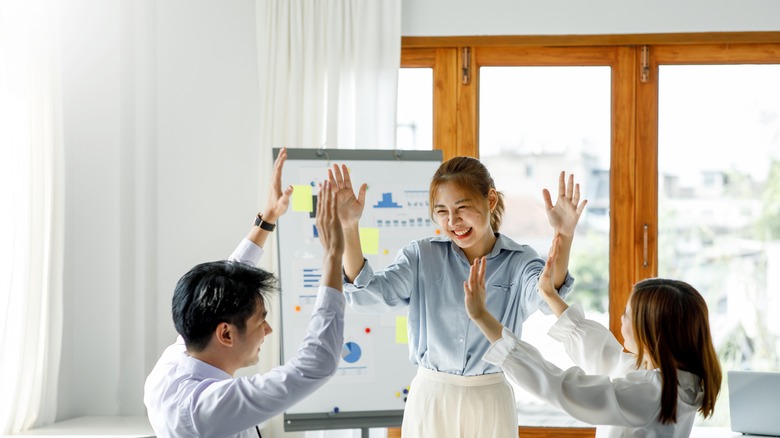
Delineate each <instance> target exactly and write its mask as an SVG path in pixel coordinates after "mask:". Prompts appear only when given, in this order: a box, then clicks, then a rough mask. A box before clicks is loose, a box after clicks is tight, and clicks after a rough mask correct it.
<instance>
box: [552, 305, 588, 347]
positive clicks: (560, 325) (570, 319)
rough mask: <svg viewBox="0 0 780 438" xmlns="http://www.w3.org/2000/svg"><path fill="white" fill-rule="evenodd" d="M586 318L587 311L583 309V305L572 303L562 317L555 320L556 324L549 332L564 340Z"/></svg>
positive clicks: (555, 337) (554, 336)
mask: <svg viewBox="0 0 780 438" xmlns="http://www.w3.org/2000/svg"><path fill="white" fill-rule="evenodd" d="M583 320H585V313H584V312H583V311H582V306H581V305H580V304H579V303H576V304H572V305H571V306H569V308H568V309H566V310H564V311H563V313H562V314H561V316H560V318H558V320H557V321H555V324H553V325H552V327H550V330H549V331H548V332H547V334H548V335H549V336H550V337H552V338H553V339H555V340H556V341H561V342H562V341H563V340H564V339H566V338H568V337H569V334H570V333H571V332H573V331H574V330H575V329H576V328H577V326H578V325H580V324H581V323H582V321H583Z"/></svg>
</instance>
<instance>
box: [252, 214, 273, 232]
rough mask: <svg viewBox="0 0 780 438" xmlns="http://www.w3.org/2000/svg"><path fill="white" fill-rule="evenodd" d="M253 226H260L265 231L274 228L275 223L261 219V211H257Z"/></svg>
mask: <svg viewBox="0 0 780 438" xmlns="http://www.w3.org/2000/svg"><path fill="white" fill-rule="evenodd" d="M255 226H256V227H260V229H262V230H266V231H273V230H274V228H276V224H272V223H271V222H266V221H264V220H263V214H262V213H257V216H256V217H255Z"/></svg>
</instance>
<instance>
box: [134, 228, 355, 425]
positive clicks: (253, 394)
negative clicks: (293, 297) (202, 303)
mask: <svg viewBox="0 0 780 438" xmlns="http://www.w3.org/2000/svg"><path fill="white" fill-rule="evenodd" d="M262 254H263V250H262V248H260V247H259V246H257V245H255V244H254V243H253V242H251V241H250V240H248V239H244V240H243V241H242V242H241V243H240V244H239V246H238V248H236V250H235V251H234V252H233V254H232V255H231V256H230V259H229V260H233V261H238V262H241V263H246V264H249V265H251V266H255V265H256V264H257V262H258V260H259V259H260V256H262ZM345 304H346V302H345V299H344V295H343V294H342V293H341V292H339V291H338V290H336V289H332V288H329V287H325V286H320V288H319V292H318V294H317V300H316V303H315V305H314V311H313V314H312V318H311V322H310V323H309V327H308V332H307V335H306V337H305V338H304V340H303V342H302V343H301V345H300V347H299V349H298V354H297V356H296V357H295V358H293V359H291V360H290V361H289V362H287V363H286V364H284V365H282V366H278V367H276V368H273V369H272V370H270V371H269V372H267V373H265V374H255V375H253V376H247V377H238V378H233V377H232V376H231V375H229V374H228V373H226V372H224V371H222V370H221V369H219V368H216V367H213V366H211V365H209V364H207V363H205V362H202V361H200V360H198V359H195V358H193V357H191V356H190V355H188V354H187V351H186V348H185V346H184V341H183V339H182V338H181V336H179V337H178V339H177V341H176V343H174V344H173V345H171V346H169V347H168V348H167V349H166V350H165V351H164V352H163V354H162V356H161V357H160V360H159V361H158V362H157V364H156V365H155V367H154V369H153V370H152V372H151V374H149V376H148V377H147V379H146V384H145V385H144V404H145V405H146V408H147V411H148V415H149V422H150V423H151V425H152V428H153V429H154V432H155V434H156V435H157V437H159V438H167V437H208V438H216V437H242V438H249V437H252V438H256V437H257V435H258V432H257V430H256V429H255V425H257V424H260V423H262V422H264V421H266V420H268V419H270V418H272V417H274V416H276V415H278V414H280V413H282V412H284V411H285V410H286V409H287V408H289V407H291V406H292V405H294V404H295V403H297V402H299V401H300V400H302V399H303V398H304V397H306V396H308V395H309V394H311V393H312V392H314V391H315V390H316V389H317V388H319V387H320V386H322V385H323V384H324V383H325V382H326V381H327V380H328V379H329V378H330V377H331V376H333V374H334V373H335V372H336V370H337V369H338V364H339V361H340V358H341V348H342V345H343V341H344V307H345Z"/></svg>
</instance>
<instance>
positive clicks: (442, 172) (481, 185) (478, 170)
mask: <svg viewBox="0 0 780 438" xmlns="http://www.w3.org/2000/svg"><path fill="white" fill-rule="evenodd" d="M449 182H451V183H454V184H455V185H456V186H457V187H458V188H459V189H461V190H463V191H464V192H466V193H468V194H469V195H471V196H474V197H475V198H476V199H481V200H484V202H485V204H486V205H487V203H488V194H489V193H490V189H493V190H495V189H496V184H495V183H494V182H493V177H492V176H490V172H488V170H487V168H486V167H485V165H484V164H482V162H480V161H479V160H477V159H476V158H471V157H455V158H451V159H449V160H447V161H445V162H443V163H442V164H441V166H439V169H438V170H436V173H434V174H433V179H432V180H431V187H430V191H429V196H430V198H429V203H428V204H429V213H430V215H431V218H433V206H434V204H435V199H434V198H435V197H436V192H437V190H438V189H439V187H441V186H442V185H444V184H446V183H449ZM496 196H497V197H498V199H497V201H496V208H494V209H493V211H492V212H491V213H490V226H491V227H492V228H493V231H495V232H498V229H499V227H500V226H501V217H502V215H503V214H504V194H503V193H501V192H499V191H496Z"/></svg>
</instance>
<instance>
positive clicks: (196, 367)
mask: <svg viewBox="0 0 780 438" xmlns="http://www.w3.org/2000/svg"><path fill="white" fill-rule="evenodd" d="M181 370H182V371H183V372H184V373H186V374H193V375H196V376H200V377H203V378H204V379H218V380H225V379H232V378H233V376H231V375H230V374H228V373H226V372H225V371H224V370H221V369H219V368H217V367H215V366H213V365H209V364H207V363H206V362H203V361H202V360H200V359H195V358H194V357H192V356H190V355H186V358H185V359H184V360H183V361H182V362H181Z"/></svg>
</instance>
